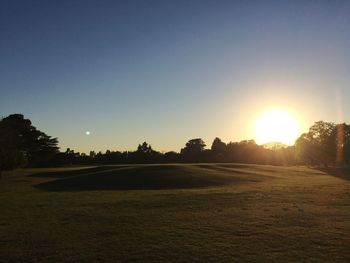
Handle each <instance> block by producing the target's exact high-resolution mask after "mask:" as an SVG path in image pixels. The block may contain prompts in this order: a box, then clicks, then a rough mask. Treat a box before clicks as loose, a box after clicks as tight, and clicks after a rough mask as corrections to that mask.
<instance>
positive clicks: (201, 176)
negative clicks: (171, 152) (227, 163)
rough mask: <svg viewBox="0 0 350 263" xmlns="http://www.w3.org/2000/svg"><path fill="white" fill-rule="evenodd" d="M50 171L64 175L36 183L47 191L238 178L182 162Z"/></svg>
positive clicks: (208, 183)
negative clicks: (179, 163)
mask: <svg viewBox="0 0 350 263" xmlns="http://www.w3.org/2000/svg"><path fill="white" fill-rule="evenodd" d="M101 168H102V169H97V168H96V169H95V170H93V169H87V170H88V171H89V172H87V171H86V169H85V171H84V172H81V173H79V172H78V171H72V173H69V172H68V171H67V172H65V174H64V176H63V177H62V176H61V175H60V174H61V172H57V174H55V173H48V174H49V175H50V177H55V178H61V179H57V180H52V181H49V182H44V183H40V184H38V185H35V186H34V187H36V188H38V189H41V190H46V191H92V190H161V189H186V188H204V187H213V186H222V185H226V184H231V183H235V182H239V181H243V180H241V179H240V178H236V177H233V176H232V175H222V174H218V175H213V174H208V173H205V172H203V171H201V170H200V169H193V168H191V167H185V166H180V165H147V166H126V167H101Z"/></svg>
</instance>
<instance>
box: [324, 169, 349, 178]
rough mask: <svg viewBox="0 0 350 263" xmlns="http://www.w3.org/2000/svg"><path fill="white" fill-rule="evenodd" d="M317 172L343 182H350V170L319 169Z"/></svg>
mask: <svg viewBox="0 0 350 263" xmlns="http://www.w3.org/2000/svg"><path fill="white" fill-rule="evenodd" d="M317 170H319V171H321V172H324V173H326V174H328V175H332V176H335V177H338V178H341V179H343V180H350V168H339V167H337V168H317Z"/></svg>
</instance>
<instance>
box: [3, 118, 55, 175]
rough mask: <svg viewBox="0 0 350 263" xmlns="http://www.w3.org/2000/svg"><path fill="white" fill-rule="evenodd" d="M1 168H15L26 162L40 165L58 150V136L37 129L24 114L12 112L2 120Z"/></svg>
mask: <svg viewBox="0 0 350 263" xmlns="http://www.w3.org/2000/svg"><path fill="white" fill-rule="evenodd" d="M0 137H1V139H0V154H1V156H0V159H1V167H0V168H1V169H2V170H5V169H13V168H15V167H18V166H20V165H23V164H25V162H26V160H27V161H28V164H29V165H38V164H42V163H45V162H46V161H48V160H49V159H50V158H51V157H52V156H53V155H54V154H56V153H57V152H58V147H57V144H58V141H57V138H51V137H50V136H48V135H46V134H45V133H44V132H41V131H39V130H37V129H36V128H35V127H34V126H33V125H32V123H31V121H30V120H29V119H24V116H23V115H22V114H12V115H9V116H8V117H6V118H3V119H1V120H0Z"/></svg>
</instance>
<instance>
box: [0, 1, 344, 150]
mask: <svg viewBox="0 0 350 263" xmlns="http://www.w3.org/2000/svg"><path fill="white" fill-rule="evenodd" d="M349 100H350V1H336V0H334V1H311V0H310V1H297V0H296V1H283V0H278V1H249V0H248V1H224V0H220V1H218V0H216V1H215V0H213V1H205V0H198V1H192V0H187V1H180V0H177V1H167V0H162V1H152V0H149V1H141V0H140V1H134V0H131V1H107V0H96V1H92V0H71V1H65V0H57V1H53V0H42V1H35V0H33V1H17V0H1V1H0V115H1V116H7V115H9V114H12V113H22V114H24V116H25V117H26V118H29V119H30V120H31V121H32V122H33V125H34V126H36V127H37V128H38V129H40V130H42V131H44V132H46V133H47V134H48V135H51V136H53V137H58V139H59V142H60V144H59V146H60V147H61V150H63V151H64V150H65V149H66V148H67V147H69V148H71V149H74V150H75V151H81V152H86V153H88V152H89V151H90V150H95V151H105V150H107V149H110V150H135V149H136V147H137V145H138V144H139V143H142V142H143V141H147V142H148V143H150V144H151V145H152V147H153V148H154V149H156V150H159V151H169V150H174V151H179V150H180V149H181V148H182V147H184V145H185V143H186V142H187V141H188V140H189V139H192V138H202V139H203V140H204V141H205V142H206V144H207V145H208V146H209V147H210V145H211V143H212V141H213V139H214V138H215V137H220V138H221V139H222V140H223V141H225V142H229V141H240V140H244V139H254V136H255V135H254V128H253V127H254V123H255V121H256V119H257V116H259V114H261V113H262V112H264V111H265V110H266V109H268V108H277V109H283V110H285V111H288V112H289V113H290V114H291V115H293V116H294V117H295V118H296V119H297V121H298V123H299V124H300V127H301V129H300V132H304V131H307V130H308V128H309V127H310V126H311V125H312V124H313V123H314V122H315V121H318V120H324V121H332V122H348V123H349V122H350V107H349V106H348V103H347V102H348V101H349ZM86 131H89V132H90V135H86Z"/></svg>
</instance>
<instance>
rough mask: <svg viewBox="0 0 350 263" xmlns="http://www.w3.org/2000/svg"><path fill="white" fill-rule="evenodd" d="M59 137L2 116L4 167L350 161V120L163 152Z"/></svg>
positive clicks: (0, 145) (18, 118)
mask: <svg viewBox="0 0 350 263" xmlns="http://www.w3.org/2000/svg"><path fill="white" fill-rule="evenodd" d="M57 144H58V140H57V138H51V137H50V136H48V135H46V134H45V133H44V132H42V131H39V130H37V129H36V128H35V127H34V126H33V125H32V123H31V121H30V120H28V119H25V118H24V117H23V115H21V114H13V115H10V116H8V117H6V118H3V119H2V120H1V121H0V170H8V169H13V168H16V167H24V166H63V165H73V164H124V163H125V164H126V163H176V162H197V163H198V162H241V163H256V164H272V165H296V164H307V165H324V166H326V167H327V166H329V165H336V164H337V165H345V164H349V163H350V125H347V124H345V123H343V124H338V125H336V124H334V123H331V122H323V121H318V122H316V123H315V124H314V125H313V126H312V127H311V128H310V130H309V132H308V133H305V134H302V135H301V136H300V137H299V138H298V139H297V141H296V143H295V145H294V146H289V147H275V148H271V147H270V148H266V147H264V146H260V145H257V144H256V143H255V142H254V141H253V140H246V141H241V142H229V143H227V144H226V143H224V142H223V141H221V139H219V138H215V139H214V141H213V143H212V145H211V149H205V146H206V145H205V142H204V141H203V140H202V139H200V138H196V139H191V140H189V141H188V142H187V143H186V145H185V147H184V148H183V149H181V151H180V153H177V152H174V151H170V152H166V153H161V152H158V151H156V150H154V149H153V148H152V147H151V145H149V144H148V143H147V142H143V143H142V144H139V145H138V147H137V150H136V151H124V152H120V151H110V150H107V151H106V152H105V153H102V152H98V153H95V152H94V151H90V154H89V155H86V154H84V153H79V152H74V150H71V149H69V148H68V149H67V150H66V151H65V152H59V151H58V146H57Z"/></svg>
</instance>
